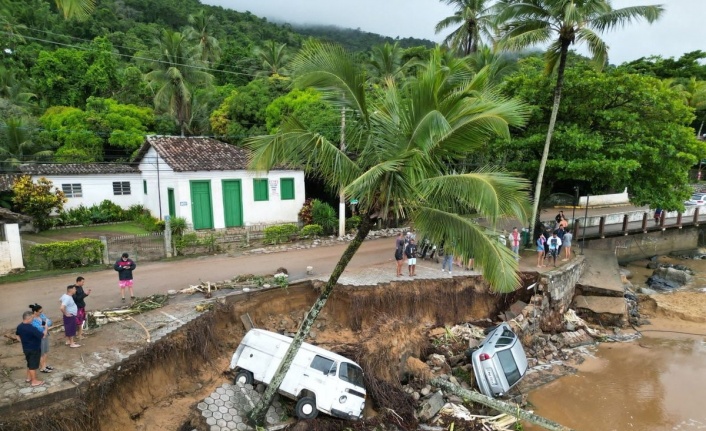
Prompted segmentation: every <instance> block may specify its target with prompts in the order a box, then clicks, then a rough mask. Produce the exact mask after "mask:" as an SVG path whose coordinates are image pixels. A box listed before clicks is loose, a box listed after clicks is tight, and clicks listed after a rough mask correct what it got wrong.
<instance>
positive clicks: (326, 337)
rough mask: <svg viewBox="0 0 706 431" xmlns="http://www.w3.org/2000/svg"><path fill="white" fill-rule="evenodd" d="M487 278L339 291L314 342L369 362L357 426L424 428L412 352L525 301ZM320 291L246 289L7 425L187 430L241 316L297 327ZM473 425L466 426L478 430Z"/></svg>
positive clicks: (221, 366) (321, 425) (220, 376)
mask: <svg viewBox="0 0 706 431" xmlns="http://www.w3.org/2000/svg"><path fill="white" fill-rule="evenodd" d="M480 280H481V279H480V277H477V278H470V277H469V278H456V279H454V280H453V281H450V280H418V281H411V282H407V283H404V284H402V283H393V284H392V285H389V284H388V285H381V286H377V287H369V288H366V287H363V288H358V287H356V288H350V287H347V288H339V289H338V290H336V291H335V292H334V294H333V295H332V296H331V298H330V299H329V302H328V304H327V306H326V308H325V309H324V311H323V312H322V314H321V315H320V317H319V319H318V320H317V323H316V324H315V328H314V330H313V333H312V339H311V340H310V342H312V343H315V344H319V345H322V346H323V347H326V348H329V349H331V350H333V351H337V352H339V353H343V354H345V355H347V356H349V357H351V358H353V359H355V360H356V361H357V362H359V363H360V364H361V366H362V367H363V368H364V370H365V372H366V379H367V381H366V385H367V387H368V393H369V395H370V397H371V399H372V402H371V404H370V406H371V407H372V408H373V410H374V411H372V412H370V413H369V414H368V418H367V419H366V420H365V421H361V422H357V423H356V424H355V425H354V426H355V428H356V429H371V428H373V427H374V426H375V424H379V423H383V424H384V423H397V424H398V426H400V427H401V428H403V429H412V428H415V427H416V425H417V424H416V419H415V418H414V402H413V400H412V399H411V397H410V396H409V395H407V394H405V393H404V392H402V389H401V382H402V380H403V379H404V378H405V375H404V373H403V370H404V364H405V363H406V362H407V359H408V358H410V357H423V356H424V354H425V352H426V351H427V350H429V349H430V342H429V338H428V331H429V329H430V328H432V327H435V326H438V325H445V324H446V325H453V324H455V323H458V322H469V321H477V320H482V319H485V318H487V317H489V316H494V315H495V314H497V311H498V310H499V309H500V308H501V307H506V305H504V304H505V303H511V302H514V300H515V298H513V297H511V296H512V295H509V296H508V295H494V294H491V293H489V292H488V291H487V287H486V286H485V285H483V284H482V282H481V281H480ZM479 282H480V284H478V283H479ZM521 291H524V289H521ZM317 295H318V291H317V290H316V286H315V285H313V286H312V284H311V283H309V282H307V283H301V284H298V285H293V286H290V288H289V289H288V290H286V291H282V290H280V289H276V290H269V291H261V292H253V293H250V294H247V295H238V297H237V298H238V300H237V302H234V303H232V304H229V305H221V306H219V307H217V308H216V309H214V310H212V311H210V312H208V313H207V315H204V316H202V317H201V318H199V319H197V320H194V321H192V322H189V323H188V324H186V325H185V326H184V327H183V328H182V329H181V330H180V331H178V332H176V333H174V334H171V335H169V336H167V337H165V338H163V339H161V340H159V341H157V342H156V343H154V344H153V345H152V346H151V347H150V348H148V349H144V350H142V351H140V352H138V353H136V354H135V355H133V356H131V357H129V358H128V359H125V360H124V361H123V362H122V363H121V364H119V365H116V366H114V367H112V368H110V369H108V370H107V371H106V372H104V373H102V374H101V375H99V376H98V377H96V378H94V379H92V380H91V381H90V382H89V383H84V384H82V385H80V386H79V387H78V389H77V391H76V393H71V394H66V395H67V397H68V396H73V395H76V398H74V399H70V400H67V401H65V402H64V403H59V404H55V405H52V406H47V407H45V408H42V411H43V415H42V416H37V414H36V409H35V410H34V411H25V412H21V413H18V414H17V415H15V417H14V418H12V419H11V420H12V422H6V423H4V424H3V429H4V430H13V431H14V430H20V429H21V430H62V431H63V430H66V431H73V430H87V429H92V430H104V431H112V430H116V431H117V430H126V429H135V430H150V431H151V430H175V429H180V427H182V425H184V426H186V425H185V423H188V426H186V428H188V429H191V428H189V427H197V428H201V427H202V426H203V425H202V423H201V422H200V421H199V418H198V417H197V416H196V415H195V414H194V413H193V412H194V409H193V406H194V405H195V404H196V403H198V402H199V401H200V400H202V399H203V398H205V397H206V396H208V394H210V393H211V392H212V391H213V390H214V389H215V388H216V387H217V386H220V385H221V384H222V383H223V382H224V381H226V380H227V379H229V377H228V376H227V373H225V374H224V371H226V370H227V367H228V362H229V360H230V355H231V354H232V352H233V351H234V350H235V348H236V346H237V345H238V344H239V342H240V340H241V338H242V336H243V335H244V333H245V330H244V328H243V325H242V323H241V321H240V316H241V315H243V314H245V313H248V314H249V315H250V317H251V319H252V320H253V321H254V322H255V324H256V325H257V326H258V327H262V328H265V329H269V330H273V331H284V332H294V330H296V328H297V326H298V325H299V322H300V321H301V319H302V317H303V315H304V313H305V312H306V311H307V310H308V309H309V307H310V306H311V304H313V302H314V299H315V298H316V296H317ZM104 334H105V335H104V336H109V332H108V331H105V333H104ZM37 401H38V402H39V400H37ZM37 407H38V408H39V407H40V406H39V405H37ZM366 413H368V412H366ZM314 422H316V424H314V423H313V422H310V423H311V428H310V429H325V430H329V429H343V428H344V427H350V426H351V424H350V423H349V422H343V421H338V420H333V419H325V418H324V419H321V420H320V421H314ZM456 426H457V427H458V426H459V424H457V425H456ZM468 426H469V428H464V429H469V430H472V429H474V428H472V427H471V425H468ZM186 428H184V429H186Z"/></svg>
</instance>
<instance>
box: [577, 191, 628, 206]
mask: <svg viewBox="0 0 706 431" xmlns="http://www.w3.org/2000/svg"><path fill="white" fill-rule="evenodd" d="M587 203H588V205H590V206H592V207H595V206H603V205H626V204H629V203H630V197H629V196H628V188H627V187H625V190H623V192H622V193H613V194H610V195H595V196H591V197H590V199H589V198H588V197H587V196H581V197H580V198H579V206H581V207H585V206H586V204H587Z"/></svg>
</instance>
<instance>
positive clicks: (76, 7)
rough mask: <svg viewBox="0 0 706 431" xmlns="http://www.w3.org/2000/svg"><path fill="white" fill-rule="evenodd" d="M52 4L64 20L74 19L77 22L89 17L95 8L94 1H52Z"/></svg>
mask: <svg viewBox="0 0 706 431" xmlns="http://www.w3.org/2000/svg"><path fill="white" fill-rule="evenodd" d="M54 2H55V3H56V7H57V8H58V9H59V11H61V13H62V14H63V15H64V18H65V19H71V18H74V19H76V20H78V21H83V20H85V19H87V18H88V17H89V16H91V13H92V12H93V9H94V8H95V7H96V0H54Z"/></svg>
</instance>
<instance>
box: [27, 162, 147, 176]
mask: <svg viewBox="0 0 706 431" xmlns="http://www.w3.org/2000/svg"><path fill="white" fill-rule="evenodd" d="M20 171H21V172H22V173H23V174H28V175H95V174H139V173H140V170H139V169H137V168H136V167H134V166H130V165H124V164H118V163H32V164H26V165H20Z"/></svg>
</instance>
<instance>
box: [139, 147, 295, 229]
mask: <svg viewBox="0 0 706 431" xmlns="http://www.w3.org/2000/svg"><path fill="white" fill-rule="evenodd" d="M157 165H159V175H157V173H158V172H157ZM139 169H140V171H142V176H143V178H144V179H146V180H147V195H146V196H145V200H144V205H145V206H146V207H147V208H148V209H149V210H150V211H151V212H152V214H153V215H154V216H156V217H159V209H160V205H159V195H160V193H158V189H157V179H158V177H159V185H160V190H161V209H162V217H163V216H165V215H168V214H169V201H168V195H167V189H169V188H173V189H174V198H175V207H176V216H177V217H183V218H185V219H186V220H187V222H188V223H189V224H190V225H193V220H192V213H191V185H190V181H194V180H210V181H211V203H212V208H213V211H212V213H213V226H214V228H216V229H218V228H224V227H225V212H224V209H223V189H222V180H240V182H241V183H240V185H241V197H242V202H243V224H244V225H246V226H250V225H255V224H273V223H296V222H297V220H298V214H299V210H300V209H301V207H302V205H304V200H305V188H304V172H303V171H289V170H287V171H285V170H277V171H270V172H268V173H255V172H250V171H244V170H241V171H200V172H174V171H173V170H172V169H171V168H169V166H168V165H167V164H166V163H165V162H164V160H163V159H162V158H161V157H158V156H157V154H156V152H155V151H154V148H150V149H149V150H148V151H147V154H145V157H144V158H143V161H142V162H141V163H140V166H139ZM255 178H267V179H268V180H270V188H269V200H267V201H261V202H255V200H254V189H253V179H255ZM282 178H294V199H293V200H282V199H281V197H280V179H282Z"/></svg>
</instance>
